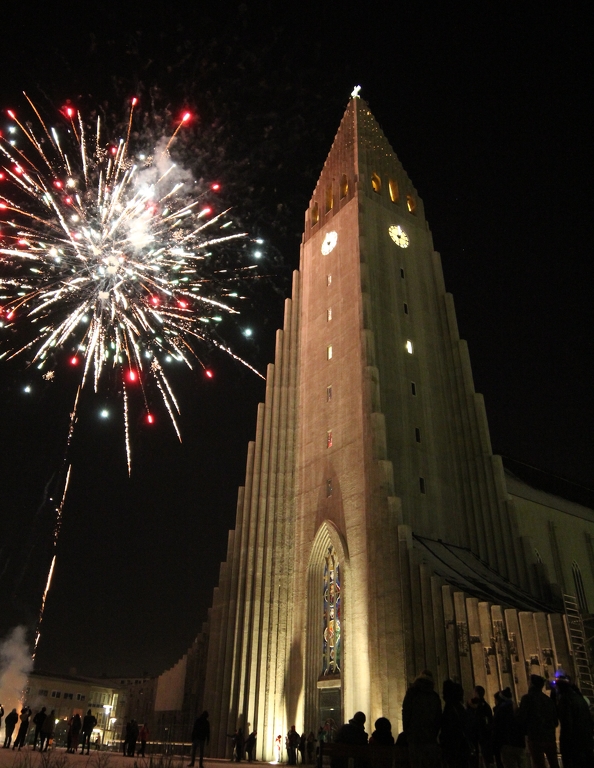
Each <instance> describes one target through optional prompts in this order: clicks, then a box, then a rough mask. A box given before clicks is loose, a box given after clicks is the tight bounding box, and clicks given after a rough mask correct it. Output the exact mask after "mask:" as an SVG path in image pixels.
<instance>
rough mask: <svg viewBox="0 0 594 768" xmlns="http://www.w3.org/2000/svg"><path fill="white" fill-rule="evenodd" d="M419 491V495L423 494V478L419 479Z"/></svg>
mask: <svg viewBox="0 0 594 768" xmlns="http://www.w3.org/2000/svg"><path fill="white" fill-rule="evenodd" d="M419 490H420V491H421V493H425V478H424V477H419Z"/></svg>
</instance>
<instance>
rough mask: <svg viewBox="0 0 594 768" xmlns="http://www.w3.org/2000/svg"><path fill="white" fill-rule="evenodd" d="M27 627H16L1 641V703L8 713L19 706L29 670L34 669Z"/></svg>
mask: <svg viewBox="0 0 594 768" xmlns="http://www.w3.org/2000/svg"><path fill="white" fill-rule="evenodd" d="M26 632H27V630H26V628H25V627H15V628H14V629H13V630H12V631H11V632H10V634H9V635H8V636H7V637H6V638H5V639H4V640H2V641H0V704H2V706H3V707H4V711H5V712H6V713H7V714H8V712H10V710H11V709H13V707H17V708H18V707H19V705H20V704H21V703H22V700H23V689H24V688H25V686H26V683H27V677H28V675H29V672H31V670H32V669H33V659H32V658H31V651H30V649H29V645H28V644H27V641H26V639H25V637H26Z"/></svg>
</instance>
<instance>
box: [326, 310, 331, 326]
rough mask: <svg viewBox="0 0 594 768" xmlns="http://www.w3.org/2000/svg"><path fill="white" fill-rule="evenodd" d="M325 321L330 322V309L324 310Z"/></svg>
mask: <svg viewBox="0 0 594 768" xmlns="http://www.w3.org/2000/svg"><path fill="white" fill-rule="evenodd" d="M326 320H327V321H328V322H330V320H332V309H331V308H330V307H328V309H327V310H326Z"/></svg>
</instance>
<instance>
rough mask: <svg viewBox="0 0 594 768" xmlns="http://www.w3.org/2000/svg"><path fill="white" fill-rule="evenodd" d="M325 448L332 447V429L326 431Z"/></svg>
mask: <svg viewBox="0 0 594 768" xmlns="http://www.w3.org/2000/svg"><path fill="white" fill-rule="evenodd" d="M326 448H332V430H331V429H329V430H328V431H327V432H326Z"/></svg>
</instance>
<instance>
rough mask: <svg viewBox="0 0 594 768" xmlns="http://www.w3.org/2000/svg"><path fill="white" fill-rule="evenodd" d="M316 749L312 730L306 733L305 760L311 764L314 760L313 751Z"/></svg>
mask: <svg viewBox="0 0 594 768" xmlns="http://www.w3.org/2000/svg"><path fill="white" fill-rule="evenodd" d="M315 750H316V737H315V734H314V732H313V731H310V732H309V733H308V734H307V762H308V763H309V764H310V765H312V764H313V761H314V752H315Z"/></svg>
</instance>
